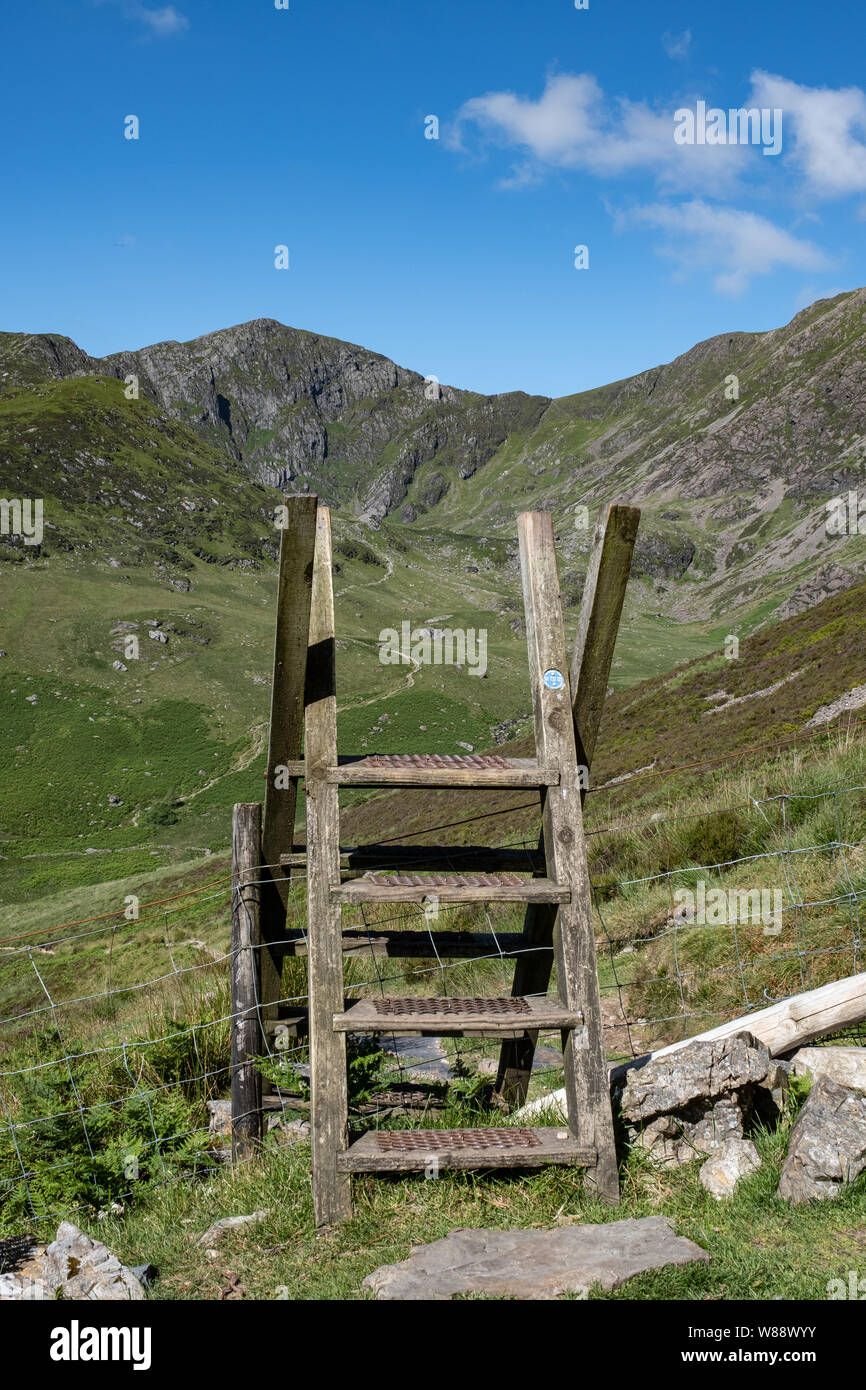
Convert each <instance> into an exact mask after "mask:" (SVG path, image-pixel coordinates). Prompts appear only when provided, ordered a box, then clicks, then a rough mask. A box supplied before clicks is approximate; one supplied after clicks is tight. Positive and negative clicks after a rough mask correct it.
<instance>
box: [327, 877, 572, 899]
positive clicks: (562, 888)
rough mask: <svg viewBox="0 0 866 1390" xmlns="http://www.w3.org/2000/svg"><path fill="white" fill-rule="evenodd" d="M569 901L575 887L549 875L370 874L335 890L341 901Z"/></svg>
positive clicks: (334, 897)
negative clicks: (550, 877) (554, 879)
mask: <svg viewBox="0 0 866 1390" xmlns="http://www.w3.org/2000/svg"><path fill="white" fill-rule="evenodd" d="M426 898H435V899H436V901H437V902H440V903H567V902H570V901H571V889H570V888H569V887H568V886H567V885H565V884H560V883H553V882H552V881H551V880H550V879H549V878H520V877H519V875H518V874H384V873H368V874H365V875H364V877H363V878H356V879H351V880H350V881H349V882H348V883H341V884H340V885H339V887H335V888H332V889H331V899H332V901H334V902H339V903H420V902H423V901H424V900H425V899H426Z"/></svg>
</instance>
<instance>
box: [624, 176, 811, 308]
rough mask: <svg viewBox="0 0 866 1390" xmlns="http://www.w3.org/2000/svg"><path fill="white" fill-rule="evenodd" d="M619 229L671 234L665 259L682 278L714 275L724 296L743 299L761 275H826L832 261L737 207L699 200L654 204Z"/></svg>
mask: <svg viewBox="0 0 866 1390" xmlns="http://www.w3.org/2000/svg"><path fill="white" fill-rule="evenodd" d="M618 221H619V224H620V226H622V225H624V224H625V223H628V222H640V223H643V224H644V225H646V226H649V227H654V228H657V229H658V230H660V231H663V232H665V233H666V234H667V240H666V242H665V244H664V245H663V246H662V247H661V248H660V249H661V254H663V255H666V256H670V257H672V258H673V259H674V260H675V261H676V262H677V263H678V265H679V278H685V277H686V276H687V275H688V274H690V273H691V272H693V271H695V270H714V271H715V272H716V274H715V277H714V281H713V283H714V286H715V288H716V289H717V290H718V291H720V292H721V293H722V294H731V295H741V294H743V293H744V292H745V291H746V290H747V289H748V287H749V281H750V280H751V279H752V278H753V277H754V276H756V275H769V274H770V273H771V272H772V271H773V270H775V269H776V268H777V267H778V266H782V267H787V268H789V269H795V270H827V269H829V268H830V266H831V264H832V263H831V261H830V260H829V258H828V257H827V256H826V255H825V254H824V252H823V251H822V250H821V249H820V247H818V246H816V245H815V244H814V242H811V241H801V240H798V238H797V237H794V236H792V235H791V234H790V232H786V231H784V229H783V228H781V227H777V226H776V225H775V223H773V222H771V221H770V220H769V219H768V218H766V217H761V216H759V215H758V214H757V213H754V212H747V211H744V210H742V209H738V208H722V207H714V206H712V205H711V204H709V203H705V202H703V201H702V200H701V199H699V198H694V199H692V200H691V201H690V202H688V203H678V204H669V203H652V204H650V205H648V206H646V207H638V208H635V209H633V210H632V211H631V212H630V213H626V214H621V215H620V216H619V219H618Z"/></svg>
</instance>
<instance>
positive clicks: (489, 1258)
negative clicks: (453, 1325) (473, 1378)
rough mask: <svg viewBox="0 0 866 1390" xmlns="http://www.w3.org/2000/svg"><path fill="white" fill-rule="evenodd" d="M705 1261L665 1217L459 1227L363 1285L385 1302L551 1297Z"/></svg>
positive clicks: (386, 1267) (614, 1285)
mask: <svg viewBox="0 0 866 1390" xmlns="http://www.w3.org/2000/svg"><path fill="white" fill-rule="evenodd" d="M709 1258H710V1257H709V1255H708V1254H707V1252H706V1250H702V1249H701V1247H700V1246H699V1245H695V1244H693V1242H692V1241H690V1240H685V1239H684V1238H683V1237H682V1236H678V1235H676V1233H675V1232H674V1229H673V1226H672V1225H671V1222H670V1221H669V1220H668V1218H667V1217H666V1216H644V1217H641V1218H639V1219H637V1220H628V1221H611V1222H607V1223H603V1224H601V1225H597V1226H562V1227H560V1228H559V1229H558V1230H553V1231H534V1230H528V1231H474V1230H457V1231H451V1233H450V1234H449V1235H447V1236H445V1238H444V1239H443V1240H436V1241H433V1243H432V1244H431V1245H421V1246H417V1247H416V1248H415V1249H414V1250H413V1251H412V1253H411V1255H410V1256H409V1258H408V1260H403V1261H402V1262H401V1263H400V1264H394V1265H383V1266H382V1268H381V1269H377V1270H374V1272H373V1273H372V1274H368V1276H367V1278H366V1279H365V1280H364V1287H365V1288H367V1289H372V1290H373V1292H374V1293H375V1295H376V1297H377V1298H378V1299H383V1300H384V1299H389V1300H397V1299H406V1300H416V1299H419V1300H420V1299H423V1300H425V1301H426V1300H437V1301H443V1300H445V1299H449V1298H453V1297H454V1296H455V1294H469V1293H483V1294H487V1295H488V1296H489V1297H494V1298H495V1297H500V1298H522V1299H530V1300H534V1299H553V1298H557V1297H559V1296H560V1295H561V1294H564V1293H574V1292H576V1293H578V1294H583V1295H585V1294H586V1293H588V1291H589V1289H590V1288H591V1286H592V1285H593V1284H600V1285H601V1287H602V1288H603V1289H605V1290H608V1289H615V1288H618V1287H619V1285H620V1284H623V1283H625V1281H626V1279H631V1278H632V1277H633V1276H634V1275H635V1274H641V1273H643V1272H644V1270H647V1269H661V1268H662V1266H664V1265H671V1264H676V1265H682V1264H689V1263H690V1262H691V1261H693V1260H708V1259H709Z"/></svg>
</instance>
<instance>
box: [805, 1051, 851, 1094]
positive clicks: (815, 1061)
mask: <svg viewBox="0 0 866 1390" xmlns="http://www.w3.org/2000/svg"><path fill="white" fill-rule="evenodd" d="M790 1062H791V1070H792V1071H794V1072H795V1073H796V1075H797V1076H811V1077H813V1078H814V1080H815V1081H817V1080H818V1079H819V1078H820V1077H822V1076H828V1077H829V1078H830V1080H831V1081H835V1082H837V1083H838V1084H839V1085H840V1086H846V1087H847V1088H848V1090H849V1091H866V1047H801V1048H798V1050H797V1051H796V1052H795V1053H793V1055H792V1056H791V1058H790Z"/></svg>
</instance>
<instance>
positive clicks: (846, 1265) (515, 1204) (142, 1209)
mask: <svg viewBox="0 0 866 1390" xmlns="http://www.w3.org/2000/svg"><path fill="white" fill-rule="evenodd" d="M789 1125H790V1119H789V1120H787V1121H786V1122H785V1125H784V1126H783V1127H782V1129H780V1130H778V1131H775V1132H772V1133H763V1134H761V1135H759V1136H758V1140H757V1146H758V1150H759V1153H760V1155H761V1158H762V1161H763V1166H762V1168H761V1169H760V1170H759V1171H758V1172H757V1173H755V1174H754V1175H753V1176H751V1177H749V1178H748V1179H746V1180H745V1181H743V1182H742V1183H741V1185H740V1187H739V1188H738V1190H737V1193H736V1196H735V1197H734V1198H733V1199H731V1200H729V1201H726V1202H723V1203H721V1202H717V1201H716V1200H715V1199H714V1198H712V1197H710V1196H709V1194H708V1193H706V1192H705V1191H704V1189H703V1187H702V1186H701V1184H700V1182H699V1180H698V1170H699V1167H700V1165H699V1164H698V1163H691V1164H688V1165H686V1166H685V1167H684V1168H682V1169H679V1170H676V1171H667V1170H658V1169H653V1168H652V1167H650V1165H649V1164H648V1162H647V1160H646V1159H645V1157H644V1156H642V1155H638V1154H633V1155H631V1156H630V1157H629V1158H628V1159H627V1160H626V1162H625V1164H624V1167H623V1171H622V1190H623V1200H622V1203H621V1205H620V1206H619V1207H618V1208H616V1209H612V1208H608V1207H604V1206H602V1205H601V1204H600V1203H598V1202H597V1201H596V1200H595V1199H594V1198H593V1197H592V1196H591V1195H590V1194H589V1193H588V1191H587V1190H586V1188H585V1186H584V1182H583V1179H582V1178H581V1177H580V1176H579V1175H578V1174H577V1173H574V1172H568V1171H563V1170H558V1169H549V1170H545V1171H542V1172H540V1173H537V1174H534V1175H522V1176H521V1177H520V1179H519V1180H517V1181H515V1180H514V1178H513V1177H511V1178H510V1177H507V1176H505V1177H502V1176H495V1175H493V1176H492V1175H472V1174H443V1175H442V1176H440V1177H439V1178H438V1179H437V1180H434V1181H428V1180H425V1179H424V1178H423V1177H418V1178H414V1177H401V1178H399V1179H394V1178H391V1179H387V1178H386V1179H371V1178H356V1179H354V1180H353V1184H354V1204H355V1207H354V1215H353V1217H352V1219H351V1220H350V1221H348V1222H346V1223H345V1224H344V1225H342V1226H340V1227H339V1228H337V1229H336V1230H335V1231H333V1232H332V1233H331V1234H329V1235H326V1236H324V1237H318V1238H317V1237H316V1236H315V1235H314V1234H313V1229H314V1227H313V1214H312V1199H311V1195H310V1183H309V1171H308V1170H309V1159H310V1152H309V1145H308V1144H307V1143H305V1142H301V1143H299V1144H298V1145H297V1146H296V1147H294V1148H292V1149H289V1150H288V1151H287V1150H286V1149H284V1148H283V1149H278V1148H276V1147H273V1148H272V1149H269V1150H268V1152H267V1153H266V1154H265V1155H264V1156H263V1157H261V1158H259V1159H257V1160H255V1161H253V1162H252V1163H249V1164H247V1165H241V1166H240V1167H239V1168H236V1169H235V1170H233V1171H230V1172H225V1171H224V1172H221V1173H219V1174H218V1175H217V1176H216V1177H215V1178H213V1179H211V1180H209V1181H208V1182H203V1183H198V1184H191V1183H188V1182H181V1181H177V1182H170V1183H168V1184H164V1185H160V1186H158V1187H153V1188H152V1189H149V1191H148V1194H147V1196H146V1198H145V1200H144V1201H143V1202H142V1203H141V1204H139V1205H137V1206H136V1207H135V1208H134V1209H133V1210H132V1211H130V1212H129V1213H128V1214H124V1215H121V1216H114V1217H109V1218H108V1219H107V1220H105V1221H104V1222H94V1223H91V1224H90V1226H89V1229H90V1230H91V1231H92V1233H93V1234H94V1235H97V1236H98V1237H99V1238H100V1239H102V1240H105V1241H106V1242H107V1243H108V1245H109V1247H110V1248H111V1249H113V1250H116V1251H117V1253H118V1254H119V1255H120V1257H121V1258H122V1259H123V1260H124V1261H125V1262H127V1263H131V1264H135V1263H141V1262H144V1261H150V1262H152V1263H154V1264H155V1265H156V1266H157V1267H158V1269H159V1271H160V1277H159V1279H158V1281H157V1283H156V1284H155V1286H154V1287H153V1290H152V1294H151V1296H152V1297H155V1298H159V1299H183V1300H189V1299H216V1298H219V1297H220V1295H221V1294H223V1295H224V1296H226V1295H227V1293H228V1288H229V1285H230V1283H231V1281H232V1280H235V1281H236V1284H237V1285H239V1286H240V1288H241V1289H242V1296H243V1297H244V1298H245V1299H280V1298H289V1299H326V1300H335V1299H358V1298H364V1297H370V1296H371V1295H370V1294H369V1292H368V1291H365V1290H364V1289H363V1287H362V1284H363V1280H364V1278H365V1277H366V1275H368V1274H370V1273H371V1272H372V1271H373V1270H375V1269H377V1268H378V1267H379V1266H381V1265H383V1264H391V1263H395V1262H397V1261H399V1260H403V1259H406V1258H407V1257H408V1255H409V1253H410V1250H411V1248H412V1246H414V1245H416V1244H424V1243H427V1242H430V1241H433V1240H437V1239H439V1238H441V1237H443V1236H446V1235H447V1234H448V1232H449V1231H451V1230H454V1229H455V1228H458V1227H467V1228H474V1227H480V1228H484V1229H498V1228H507V1227H511V1228H514V1227H519V1228H527V1227H534V1228H541V1229H544V1228H551V1227H555V1226H558V1225H561V1224H564V1223H572V1222H604V1221H614V1220H621V1219H626V1218H629V1217H642V1216H653V1215H658V1214H661V1215H665V1216H668V1217H669V1218H670V1219H671V1221H672V1223H673V1225H674V1228H675V1230H676V1231H677V1233H678V1234H679V1235H682V1236H686V1237H688V1238H689V1239H691V1240H693V1241H695V1242H696V1243H697V1244H699V1245H700V1246H702V1247H703V1248H704V1249H705V1250H706V1251H707V1252H708V1253H709V1255H710V1257H711V1258H710V1262H709V1263H708V1264H693V1265H686V1266H682V1267H677V1268H668V1269H662V1270H659V1271H655V1272H652V1273H648V1274H644V1275H640V1276H638V1277H637V1278H634V1279H631V1280H629V1281H628V1282H627V1283H626V1284H625V1285H624V1286H622V1288H621V1289H620V1290H617V1291H614V1292H613V1293H610V1294H604V1293H603V1292H602V1291H601V1290H600V1289H599V1288H598V1287H596V1288H595V1289H594V1290H592V1291H591V1293H590V1297H591V1298H592V1299H598V1298H610V1299H647V1300H658V1299H663V1300H668V1299H670V1300H679V1299H683V1300H695V1299H701V1300H730V1299H772V1298H774V1297H781V1298H783V1299H823V1298H826V1296H827V1283H828V1281H829V1280H830V1279H833V1278H838V1277H842V1278H847V1271H848V1270H849V1269H851V1268H858V1267H859V1268H862V1267H863V1261H864V1257H866V1236H864V1227H866V1179H863V1178H861V1179H860V1181H859V1182H858V1183H857V1184H855V1185H854V1186H853V1187H852V1188H851V1189H850V1190H849V1191H848V1192H847V1193H846V1194H845V1195H844V1196H843V1197H841V1198H840V1199H838V1200H837V1201H834V1202H831V1203H824V1204H820V1205H809V1206H807V1207H798V1208H796V1209H792V1208H791V1207H790V1206H789V1205H788V1204H787V1203H786V1202H783V1201H780V1200H779V1199H778V1198H776V1197H775V1188H776V1186H777V1184H778V1177H779V1166H780V1162H781V1159H782V1156H783V1153H784V1148H785V1141H786V1134H787V1129H788V1127H789ZM262 1210H264V1211H267V1213H268V1215H267V1216H266V1218H265V1219H264V1220H262V1221H260V1222H258V1223H256V1225H255V1226H252V1227H249V1228H247V1229H245V1230H244V1229H241V1230H237V1231H234V1232H232V1233H230V1234H229V1235H227V1236H226V1237H225V1238H224V1239H223V1240H222V1241H221V1242H220V1245H219V1249H218V1254H217V1258H216V1259H212V1258H209V1257H208V1255H207V1253H206V1250H204V1249H202V1248H201V1247H200V1246H198V1245H197V1244H196V1239H197V1237H198V1236H200V1235H201V1234H202V1233H203V1232H204V1231H205V1230H206V1229H207V1227H208V1226H209V1225H210V1224H211V1223H212V1222H213V1221H215V1220H218V1219H219V1218H220V1217H223V1216H231V1215H239V1214H245V1213H249V1212H253V1211H262ZM228 1296H231V1297H237V1296H238V1295H237V1293H235V1294H232V1295H228Z"/></svg>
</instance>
